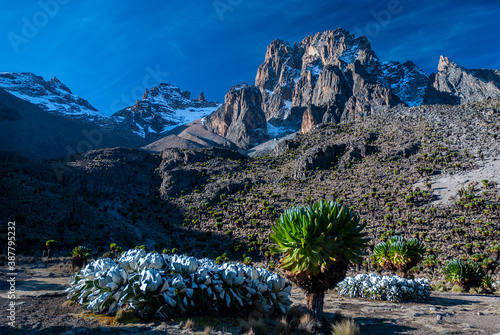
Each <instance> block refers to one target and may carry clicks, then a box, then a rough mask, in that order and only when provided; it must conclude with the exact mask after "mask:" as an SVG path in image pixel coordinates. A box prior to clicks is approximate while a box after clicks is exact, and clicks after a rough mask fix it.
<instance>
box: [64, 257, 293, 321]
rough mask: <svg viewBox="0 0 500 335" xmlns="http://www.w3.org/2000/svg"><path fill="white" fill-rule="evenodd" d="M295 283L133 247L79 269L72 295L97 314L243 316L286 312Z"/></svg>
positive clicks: (267, 273) (247, 269)
mask: <svg viewBox="0 0 500 335" xmlns="http://www.w3.org/2000/svg"><path fill="white" fill-rule="evenodd" d="M291 289H292V288H291V286H290V285H289V284H288V283H287V282H286V280H285V279H284V278H282V277H280V276H278V275H277V274H274V273H272V272H270V271H268V270H266V269H263V268H254V267H252V266H247V265H243V264H239V263H236V264H229V263H224V264H221V265H217V264H216V263H215V262H214V261H212V260H210V259H207V258H203V259H197V258H194V257H188V256H180V255H176V254H174V255H166V254H161V255H160V254H158V253H148V254H147V253H146V252H145V251H144V250H141V249H132V250H129V251H127V252H126V253H124V254H123V255H122V256H121V257H120V259H119V260H118V262H115V261H113V260H111V259H110V258H104V259H98V260H95V261H93V262H91V263H90V264H88V265H87V266H86V267H85V268H84V269H83V270H81V271H79V272H77V273H76V274H75V275H74V276H73V278H72V282H71V287H69V288H68V289H67V292H68V299H70V300H71V301H73V302H74V303H78V304H80V305H83V306H86V307H87V308H88V309H89V310H91V311H93V312H95V313H105V314H114V313H116V311H117V310H118V309H120V308H121V307H126V306H128V307H129V308H131V309H133V310H135V312H136V314H137V315H138V316H139V317H141V318H143V319H148V318H151V317H154V318H160V319H165V318H168V317H172V316H181V315H182V316H184V315H199V314H207V313H208V314H209V313H217V314H219V315H242V314H243V313H245V312H247V311H249V310H250V309H252V307H253V306H256V307H258V308H259V311H262V312H264V313H265V314H267V315H271V314H281V313H282V314H284V313H286V311H287V310H288V308H289V307H290V305H291V301H290V299H289V296H290V293H291Z"/></svg>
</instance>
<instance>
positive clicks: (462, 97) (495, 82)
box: [424, 56, 500, 105]
mask: <svg viewBox="0 0 500 335" xmlns="http://www.w3.org/2000/svg"><path fill="white" fill-rule="evenodd" d="M498 96H500V71H498V70H485V69H480V70H468V69H466V68H464V67H462V66H459V65H457V64H455V63H453V62H452V61H450V59H449V58H447V57H443V56H441V57H440V58H439V65H438V71H437V73H433V74H432V75H431V76H430V78H429V85H428V87H427V90H426V94H425V98H424V104H450V105H457V104H461V103H467V102H475V101H479V100H484V99H487V98H496V97H498Z"/></svg>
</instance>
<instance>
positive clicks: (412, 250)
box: [371, 236, 425, 278]
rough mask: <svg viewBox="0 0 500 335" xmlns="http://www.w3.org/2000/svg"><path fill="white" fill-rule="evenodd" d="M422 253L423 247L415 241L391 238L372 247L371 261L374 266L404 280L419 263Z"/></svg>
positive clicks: (412, 239) (397, 237) (398, 237)
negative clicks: (393, 272)
mask: <svg viewBox="0 0 500 335" xmlns="http://www.w3.org/2000/svg"><path fill="white" fill-rule="evenodd" d="M424 252H425V248H424V245H423V244H422V243H421V242H420V241H418V240H417V239H414V238H411V239H408V240H405V239H404V238H403V237H401V236H393V237H391V238H389V239H388V240H387V241H386V242H381V243H379V244H377V245H376V246H375V247H374V249H373V254H372V256H371V259H372V261H373V263H374V264H375V265H379V266H381V267H382V268H384V269H385V270H388V271H395V272H397V273H398V275H400V276H401V277H404V278H406V277H407V276H408V271H409V270H410V269H411V268H413V267H414V266H416V265H417V264H418V263H420V261H421V260H422V257H423V254H424Z"/></svg>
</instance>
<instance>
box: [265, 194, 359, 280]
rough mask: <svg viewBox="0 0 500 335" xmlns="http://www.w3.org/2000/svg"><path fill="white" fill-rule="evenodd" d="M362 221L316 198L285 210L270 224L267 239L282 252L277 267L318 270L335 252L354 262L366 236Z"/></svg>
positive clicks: (292, 271) (307, 271)
mask: <svg viewBox="0 0 500 335" xmlns="http://www.w3.org/2000/svg"><path fill="white" fill-rule="evenodd" d="M364 227H365V224H359V217H358V216H357V215H356V214H354V212H352V211H350V210H349V208H348V207H345V206H341V205H340V204H338V203H336V202H333V201H332V202H327V201H320V202H317V203H315V204H313V205H311V206H306V207H304V206H297V207H292V208H290V209H289V210H286V211H285V212H284V213H283V214H282V215H281V216H280V218H279V219H278V220H277V221H276V225H274V226H273V227H272V233H271V234H270V236H269V239H270V240H271V241H272V242H274V243H276V244H277V246H276V247H273V248H271V250H272V251H274V252H276V253H285V256H284V257H283V258H282V260H281V268H283V269H284V270H286V271H288V272H290V273H292V274H297V273H306V274H308V275H316V274H318V273H319V272H320V271H321V269H322V268H326V267H327V266H328V265H329V264H330V263H332V262H333V261H335V260H336V257H338V255H341V254H343V255H345V256H346V257H347V259H349V260H350V261H352V262H356V263H358V262H359V261H360V259H361V256H362V255H363V252H362V249H364V248H365V247H366V243H367V242H368V239H365V238H364V237H365V236H366V233H364V232H362V230H363V228H364Z"/></svg>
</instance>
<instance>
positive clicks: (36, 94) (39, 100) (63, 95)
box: [0, 72, 105, 120]
mask: <svg viewBox="0 0 500 335" xmlns="http://www.w3.org/2000/svg"><path fill="white" fill-rule="evenodd" d="M0 87H1V88H3V89H4V90H5V91H7V92H8V93H10V94H12V95H14V96H16V97H18V98H20V99H23V100H25V101H28V102H31V103H32V104H35V105H38V106H40V108H41V109H42V110H45V111H48V112H51V113H59V114H62V115H64V116H69V117H74V118H84V119H87V120H94V119H104V118H105V116H104V115H103V114H101V113H99V112H98V111H97V109H95V108H94V107H93V106H92V105H91V104H90V103H89V102H88V101H87V100H85V99H82V98H81V97H79V96H77V95H75V94H73V93H72V92H71V90H70V89H69V88H68V87H67V86H66V85H65V84H63V83H62V82H61V81H60V80H59V79H57V78H55V77H54V78H52V79H51V80H49V81H45V80H44V79H43V77H41V76H37V75H35V74H33V73H29V72H0Z"/></svg>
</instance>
